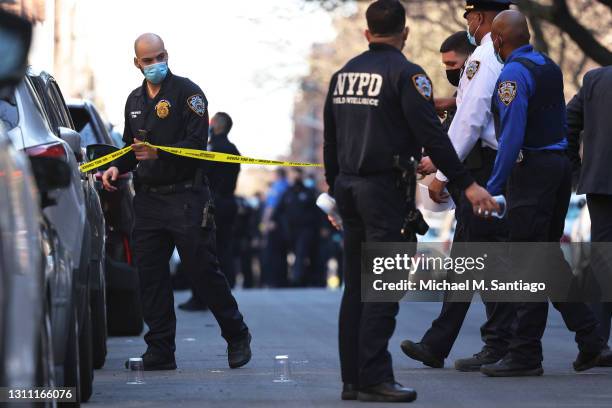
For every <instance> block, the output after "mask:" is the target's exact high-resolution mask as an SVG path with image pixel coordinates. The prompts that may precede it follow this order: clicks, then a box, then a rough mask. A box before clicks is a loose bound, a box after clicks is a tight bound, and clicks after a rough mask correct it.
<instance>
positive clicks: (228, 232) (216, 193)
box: [179, 112, 240, 311]
mask: <svg viewBox="0 0 612 408" xmlns="http://www.w3.org/2000/svg"><path fill="white" fill-rule="evenodd" d="M233 124H234V122H233V121H232V118H231V117H230V115H228V114H227V113H225V112H219V113H217V114H215V116H213V118H212V119H211V121H210V127H209V129H208V130H209V139H208V150H210V151H212V152H219V153H229V154H235V155H240V152H239V151H238V149H237V148H236V145H234V144H233V143H232V142H230V141H229V139H228V134H229V132H230V130H231V129H232V126H233ZM239 173H240V164H238V163H215V164H214V165H213V166H209V169H208V173H207V177H208V184H209V186H210V191H211V193H212V196H213V199H214V215H215V228H216V231H217V234H216V235H217V256H218V257H219V264H220V266H221V272H223V273H224V274H225V277H226V278H227V281H228V283H229V285H230V287H231V288H233V287H234V285H236V270H235V268H234V254H233V233H234V221H235V220H236V214H237V213H238V205H237V203H236V197H235V196H234V192H235V191H236V183H237V182H238V174H239ZM196 293H203V290H198V291H193V290H192V296H191V298H190V299H189V300H188V301H187V302H185V303H183V304H181V305H179V309H182V310H188V311H196V310H206V309H208V307H207V301H206V299H198V298H197V297H196V295H195V294H196Z"/></svg>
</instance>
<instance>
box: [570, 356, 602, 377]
mask: <svg viewBox="0 0 612 408" xmlns="http://www.w3.org/2000/svg"><path fill="white" fill-rule="evenodd" d="M600 356H601V352H599V351H595V352H584V351H581V352H579V353H578V357H576V361H574V363H573V364H572V365H573V366H574V370H575V371H579V372H580V371H586V370H588V369H590V368H593V367H596V366H597V364H599V359H600Z"/></svg>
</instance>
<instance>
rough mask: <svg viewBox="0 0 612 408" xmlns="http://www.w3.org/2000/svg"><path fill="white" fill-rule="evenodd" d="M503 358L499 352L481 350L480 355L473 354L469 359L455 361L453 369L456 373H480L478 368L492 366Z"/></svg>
mask: <svg viewBox="0 0 612 408" xmlns="http://www.w3.org/2000/svg"><path fill="white" fill-rule="evenodd" d="M503 357H504V356H503V355H501V354H500V353H499V352H496V351H493V350H491V349H487V348H485V349H483V350H482V351H481V352H480V353H476V354H474V356H472V357H469V358H461V359H459V360H457V361H455V369H456V370H458V371H464V372H469V371H480V367H482V366H483V365H485V364H494V363H497V362H498V361H499V360H501V359H502V358H503Z"/></svg>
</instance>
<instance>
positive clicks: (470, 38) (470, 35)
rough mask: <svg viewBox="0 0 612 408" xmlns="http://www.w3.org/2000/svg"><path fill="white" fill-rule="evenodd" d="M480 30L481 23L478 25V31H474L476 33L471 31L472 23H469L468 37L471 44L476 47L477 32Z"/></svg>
mask: <svg viewBox="0 0 612 408" xmlns="http://www.w3.org/2000/svg"><path fill="white" fill-rule="evenodd" d="M478 30H480V24H478V27H477V28H476V31H474V34H472V33H470V24H469V23H468V26H467V30H466V31H467V38H468V41H469V42H470V44H472V45H473V46H474V47H478V43H477V42H476V33H477V32H478Z"/></svg>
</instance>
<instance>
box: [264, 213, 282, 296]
mask: <svg viewBox="0 0 612 408" xmlns="http://www.w3.org/2000/svg"><path fill="white" fill-rule="evenodd" d="M262 264H263V268H262V271H261V273H262V284H263V285H264V286H269V287H273V288H279V287H286V286H287V272H288V269H287V268H288V265H287V242H286V240H285V234H283V232H282V230H281V228H280V227H279V225H278V224H277V225H276V226H275V228H274V229H272V230H270V231H268V233H267V234H266V237H265V246H264V248H263V253H262Z"/></svg>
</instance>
